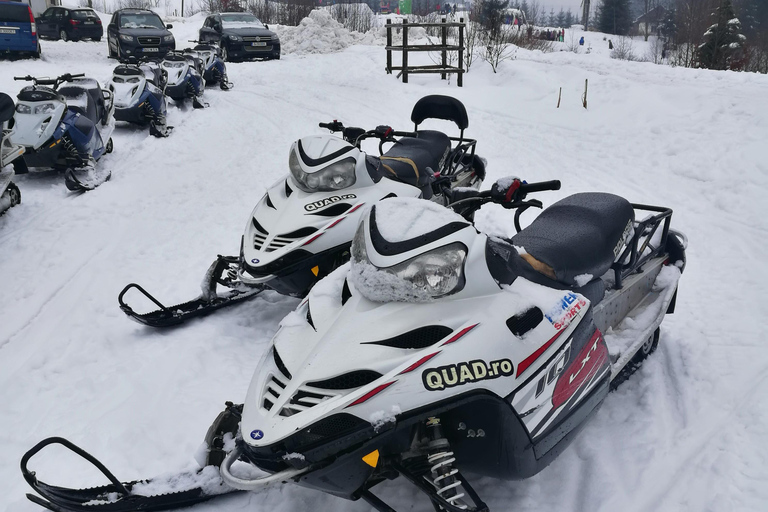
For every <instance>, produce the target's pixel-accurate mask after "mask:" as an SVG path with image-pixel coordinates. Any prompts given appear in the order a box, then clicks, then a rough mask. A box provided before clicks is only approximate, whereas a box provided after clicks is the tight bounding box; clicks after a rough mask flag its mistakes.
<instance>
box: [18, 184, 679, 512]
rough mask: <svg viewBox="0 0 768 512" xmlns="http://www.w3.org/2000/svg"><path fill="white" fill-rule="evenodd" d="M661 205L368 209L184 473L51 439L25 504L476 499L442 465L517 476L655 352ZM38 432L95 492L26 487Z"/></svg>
mask: <svg viewBox="0 0 768 512" xmlns="http://www.w3.org/2000/svg"><path fill="white" fill-rule="evenodd" d="M559 186H560V183H559V182H545V183H533V184H525V183H521V182H520V181H519V180H517V179H508V180H500V181H498V182H497V183H496V184H494V187H493V188H492V189H491V190H490V191H485V192H480V193H478V192H475V193H474V194H472V193H468V194H465V195H466V196H469V197H467V198H465V199H463V200H461V204H459V201H457V202H456V203H454V206H461V207H464V208H469V210H474V209H477V208H479V207H480V205H482V204H483V203H485V202H489V201H493V202H495V203H498V204H501V205H503V206H504V207H506V208H515V209H517V212H518V213H516V219H515V220H516V221H517V219H518V214H519V212H520V211H522V210H525V209H526V208H528V207H530V206H537V207H540V206H541V203H540V202H538V201H536V200H528V201H526V200H525V198H526V194H528V193H531V192H535V191H542V190H555V189H557V188H559ZM473 195H474V197H472V196H473ZM469 210H465V217H466V216H468V215H466V213H467V212H468V211H469ZM637 214H642V215H643V218H642V220H638V218H636V215H637ZM671 215H672V211H671V210H669V209H667V208H657V207H652V206H645V205H639V204H630V203H629V202H628V201H626V200H625V199H623V198H621V197H618V196H615V195H612V194H604V193H584V194H576V195H573V196H570V197H567V198H565V199H563V200H561V201H559V202H557V203H555V204H554V205H552V206H551V207H550V208H548V209H546V210H544V212H543V213H542V214H541V215H539V217H538V218H537V219H536V220H534V221H533V223H532V224H531V225H530V226H528V227H527V228H525V229H523V230H520V231H519V233H518V234H517V235H516V236H514V237H513V238H511V239H509V240H505V239H499V238H495V237H489V236H487V235H485V234H483V233H480V232H478V231H477V230H476V229H475V227H474V226H473V225H472V223H471V222H468V221H467V220H465V218H463V217H461V216H459V215H456V214H453V213H452V212H450V211H449V210H448V209H446V208H442V207H437V206H436V205H434V204H432V203H429V202H426V201H415V200H413V199H410V198H398V199H389V200H387V201H381V202H379V203H377V204H376V205H375V206H374V207H373V208H372V209H371V210H370V212H369V214H368V215H366V216H365V217H364V219H363V220H362V222H361V223H360V224H359V227H358V229H357V232H356V234H355V237H354V241H353V243H352V247H351V251H352V257H351V263H350V264H348V265H345V266H343V267H341V268H339V269H337V270H336V271H334V272H333V273H332V274H331V275H329V276H328V277H327V278H326V279H324V280H323V281H322V282H320V283H319V284H318V285H317V286H315V287H314V288H313V289H312V291H311V292H310V293H309V295H308V297H307V298H306V299H305V300H304V301H303V302H302V303H301V304H300V305H299V306H298V308H297V309H296V310H295V311H294V312H292V313H290V314H289V316H287V317H286V318H285V319H284V320H283V322H282V324H281V327H280V329H279V330H278V332H277V334H276V335H275V337H274V338H273V342H272V347H271V349H269V350H268V351H267V352H266V353H265V354H264V356H263V357H262V359H261V361H260V363H259V365H258V367H257V369H256V372H255V374H254V377H253V380H252V382H251V385H250V388H249V389H248V394H247V396H246V401H245V404H244V405H242V406H235V405H233V404H231V403H228V407H227V409H226V410H225V411H224V412H223V413H222V414H220V415H219V417H218V418H217V420H216V421H215V422H214V424H213V425H212V426H211V428H210V430H209V431H208V435H207V436H206V443H207V444H208V454H207V459H206V460H205V461H204V463H205V464H206V466H205V467H204V469H202V470H200V471H199V472H198V473H192V474H185V475H183V476H182V475H174V476H170V477H166V478H164V479H160V480H152V481H148V482H138V483H137V482H133V483H128V484H123V483H120V482H119V481H118V480H117V479H116V478H115V477H114V476H113V475H111V473H109V472H108V471H107V470H106V468H105V467H104V466H103V465H101V463H99V462H98V461H97V460H96V459H95V458H93V457H92V456H91V455H89V454H87V453H86V452H84V451H82V450H81V449H80V448H77V447H76V446H74V445H72V444H71V443H69V442H68V441H66V440H63V439H60V438H51V439H46V440H44V441H42V442H41V443H39V444H38V445H37V446H35V447H34V448H32V449H31V450H30V451H29V452H27V454H26V455H25V456H24V458H23V459H22V464H21V466H22V472H23V475H24V477H25V479H26V480H27V482H29V483H30V485H32V487H33V488H34V489H35V490H36V491H37V492H38V493H39V494H40V495H42V496H43V498H45V500H43V499H41V498H39V497H37V496H32V495H28V496H31V497H30V499H32V500H33V501H35V502H36V503H39V504H41V505H43V506H46V507H49V508H51V510H57V511H76V512H80V511H84V510H91V511H92V510H110V511H121V510H139V509H141V510H161V509H167V508H175V507H182V506H187V505H190V504H192V503H195V502H198V501H202V500H205V499H210V498H212V497H213V496H216V495H219V494H224V493H227V492H232V491H233V490H250V491H255V490H259V489H262V488H264V487H265V486H266V485H268V484H270V483H279V482H295V483H297V484H299V485H302V486H305V487H310V488H314V489H317V490H320V491H323V492H326V493H330V494H333V495H335V496H339V497H343V498H348V499H352V500H356V499H360V498H362V499H363V500H365V501H366V502H368V503H369V504H370V505H371V506H372V507H373V508H375V509H376V510H379V511H381V512H385V511H386V512H393V509H392V508H390V507H389V506H387V505H386V504H385V503H384V502H383V501H382V500H380V499H379V498H378V497H376V496H375V495H374V494H373V493H372V492H371V488H372V487H374V486H375V485H377V484H378V483H381V482H382V481H384V480H387V479H393V478H396V477H397V476H403V477H405V478H406V479H407V480H408V481H410V482H411V483H412V484H414V485H415V486H416V487H417V488H418V489H420V490H421V491H423V492H424V493H425V494H426V495H427V496H428V498H429V500H430V501H431V503H432V505H433V506H434V508H435V510H436V511H438V512H440V511H448V512H458V511H460V510H464V511H487V510H488V507H487V506H486V505H485V504H484V503H483V502H482V499H481V498H480V497H479V496H478V494H477V493H476V492H475V491H474V489H473V488H472V486H471V485H470V484H469V482H468V481H467V479H466V478H465V477H464V476H463V474H462V473H461V471H471V472H473V473H476V474H481V475H487V476H491V477H494V478H500V479H522V478H527V477H529V476H531V475H534V474H536V473H537V472H539V471H540V470H541V469H543V468H544V467H545V466H546V465H548V464H549V463H551V462H552V461H553V460H554V459H555V458H556V457H557V455H558V454H560V453H561V452H562V451H563V450H564V449H565V448H566V447H567V446H568V444H569V443H570V441H571V440H572V439H573V438H574V436H575V435H576V434H577V433H578V432H579V431H580V430H581V429H582V428H583V427H584V426H585V424H586V422H587V420H588V419H589V418H590V417H592V416H593V414H594V413H595V411H596V410H597V409H598V408H599V406H600V405H601V403H602V401H603V400H604V399H605V397H606V395H607V394H608V392H609V390H610V389H611V388H613V387H615V386H617V385H618V384H620V383H621V382H622V381H623V380H624V379H626V378H627V377H628V376H629V375H630V374H631V373H633V372H634V371H635V370H636V369H637V367H638V365H639V364H640V363H641V362H642V361H643V360H644V359H645V358H646V357H647V356H648V355H649V354H650V353H651V352H653V351H654V350H655V348H656V346H657V344H658V341H659V325H660V324H661V322H662V320H663V319H664V316H665V315H666V314H669V313H672V312H674V308H675V298H676V295H677V287H678V280H679V278H680V276H681V273H682V271H683V269H684V268H685V247H686V241H685V237H684V236H683V235H682V234H680V233H677V232H675V231H672V230H671V229H670V222H671ZM516 225H517V226H518V227H519V222H516ZM54 443H59V444H64V445H65V446H67V447H69V448H70V449H72V450H74V451H75V452H76V453H79V454H80V455H82V456H83V457H85V458H86V459H87V460H89V461H91V462H92V463H94V464H95V465H96V466H97V467H98V468H99V469H101V470H102V472H104V474H105V475H107V476H108V477H109V478H110V480H111V481H112V484H111V485H108V486H103V487H99V488H92V489H79V490H75V489H66V488H61V487H53V486H50V485H48V484H46V483H44V482H41V481H40V480H38V479H37V477H36V476H35V473H34V472H32V471H30V470H29V469H28V467H27V466H28V462H29V459H30V457H32V456H33V455H34V454H35V453H37V452H38V451H40V449H42V448H43V447H45V446H47V445H49V444H54ZM242 463H246V464H248V465H250V466H252V467H253V466H255V467H256V468H258V469H260V470H263V471H264V472H265V473H261V474H258V473H256V472H254V471H253V470H252V469H253V468H247V467H244V464H242ZM236 464H237V465H236ZM238 466H240V468H238ZM217 468H218V470H217ZM219 477H220V479H219ZM147 483H148V484H149V485H147ZM46 500H48V501H46ZM129 507H132V508H129Z"/></svg>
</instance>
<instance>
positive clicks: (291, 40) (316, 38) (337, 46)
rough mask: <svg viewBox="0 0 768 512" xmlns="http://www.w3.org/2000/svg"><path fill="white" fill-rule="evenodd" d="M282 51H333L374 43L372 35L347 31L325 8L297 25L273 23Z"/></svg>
mask: <svg viewBox="0 0 768 512" xmlns="http://www.w3.org/2000/svg"><path fill="white" fill-rule="evenodd" d="M274 29H275V31H276V32H277V35H278V36H280V45H281V49H282V52H283V53H296V54H299V55H303V54H308V53H334V52H339V51H341V50H343V49H345V48H347V47H349V46H352V45H353V44H373V41H374V36H373V34H361V33H359V32H350V31H349V30H347V29H346V28H344V25H342V24H341V23H339V22H338V21H336V20H334V19H333V18H332V17H331V14H330V13H329V12H328V11H324V10H314V11H312V12H310V13H309V16H307V17H306V18H304V19H303V20H301V23H300V24H299V26H297V27H287V26H283V25H276V26H275V27H274Z"/></svg>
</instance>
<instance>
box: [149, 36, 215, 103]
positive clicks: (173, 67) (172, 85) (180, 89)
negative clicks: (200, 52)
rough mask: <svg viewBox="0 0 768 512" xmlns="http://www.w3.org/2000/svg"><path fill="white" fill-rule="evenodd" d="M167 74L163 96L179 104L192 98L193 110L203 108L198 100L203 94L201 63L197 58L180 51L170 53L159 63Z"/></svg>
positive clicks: (203, 81) (203, 83) (203, 82)
mask: <svg viewBox="0 0 768 512" xmlns="http://www.w3.org/2000/svg"><path fill="white" fill-rule="evenodd" d="M160 67H162V68H163V69H164V70H165V71H166V72H167V73H168V82H167V83H166V86H165V95H166V96H168V97H169V98H171V99H173V100H174V101H177V102H179V103H182V102H184V100H185V99H187V98H192V106H193V107H194V108H205V106H206V105H205V104H204V103H202V102H201V101H200V98H201V97H202V96H203V93H204V92H205V80H204V79H203V63H202V61H201V60H200V58H199V57H196V56H193V55H190V54H186V53H184V52H180V51H176V50H173V51H170V52H168V54H167V55H166V56H165V57H164V58H163V61H162V62H161V63H160Z"/></svg>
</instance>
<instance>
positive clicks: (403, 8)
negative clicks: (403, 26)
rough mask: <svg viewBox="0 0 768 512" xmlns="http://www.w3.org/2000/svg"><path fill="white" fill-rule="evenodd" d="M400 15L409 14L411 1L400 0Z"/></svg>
mask: <svg viewBox="0 0 768 512" xmlns="http://www.w3.org/2000/svg"><path fill="white" fill-rule="evenodd" d="M400 14H411V0H400Z"/></svg>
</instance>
